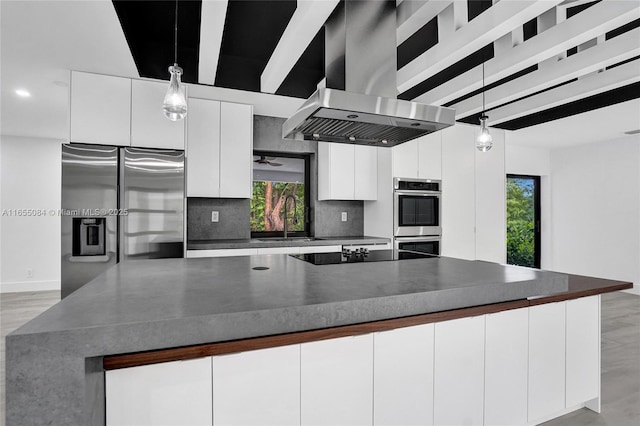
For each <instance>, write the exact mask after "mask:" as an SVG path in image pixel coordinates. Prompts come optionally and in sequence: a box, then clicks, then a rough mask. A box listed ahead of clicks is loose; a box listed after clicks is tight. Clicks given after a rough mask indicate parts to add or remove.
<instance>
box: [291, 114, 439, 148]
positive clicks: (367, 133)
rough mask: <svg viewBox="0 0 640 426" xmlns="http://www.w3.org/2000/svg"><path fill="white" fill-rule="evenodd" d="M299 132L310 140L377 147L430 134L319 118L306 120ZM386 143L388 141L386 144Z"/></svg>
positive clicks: (407, 129)
mask: <svg viewBox="0 0 640 426" xmlns="http://www.w3.org/2000/svg"><path fill="white" fill-rule="evenodd" d="M298 131H299V132H300V133H302V134H304V135H305V139H308V140H321V141H327V142H347V143H349V142H353V143H359V144H364V145H377V144H379V143H382V144H385V145H388V146H394V145H397V144H399V143H402V142H403V141H405V140H411V139H415V138H418V137H420V136H422V135H424V134H426V133H430V131H429V130H427V129H414V128H407V127H396V126H393V125H383V124H370V123H358V122H353V121H346V120H337V119H327V118H317V117H312V118H309V119H307V120H305V121H304V123H302V125H301V126H300V127H299V129H298ZM316 135H317V136H316ZM350 138H351V139H350ZM384 141H386V143H385V142H384Z"/></svg>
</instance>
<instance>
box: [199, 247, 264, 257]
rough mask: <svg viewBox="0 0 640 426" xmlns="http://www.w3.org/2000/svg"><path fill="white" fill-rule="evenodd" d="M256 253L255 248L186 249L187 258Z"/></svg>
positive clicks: (250, 254)
mask: <svg viewBox="0 0 640 426" xmlns="http://www.w3.org/2000/svg"><path fill="white" fill-rule="evenodd" d="M256 254H258V249H257V248H243V249H218V250H187V258H189V259H193V258H198V257H230V256H253V255H256Z"/></svg>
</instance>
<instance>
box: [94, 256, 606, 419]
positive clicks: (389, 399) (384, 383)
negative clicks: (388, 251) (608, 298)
mask: <svg viewBox="0 0 640 426" xmlns="http://www.w3.org/2000/svg"><path fill="white" fill-rule="evenodd" d="M337 247H339V246H337ZM599 318H600V296H592V297H585V298H580V299H575V300H570V301H567V302H558V303H549V304H543V305H539V306H533V307H530V308H521V309H514V310H510V311H504V312H499V313H495V314H487V315H482V316H477V317H469V318H461V319H455V320H450V321H443V322H437V323H435V324H423V325H417V326H412V327H405V328H398V329H394V330H391V331H384V332H377V333H372V334H367V335H360V336H353V337H341V338H333V339H328V340H321V341H316V342H309V343H303V344H297V345H290V346H283V347H276V348H268V349H261V350H254V351H248V352H242V353H236V354H230V355H218V356H213V357H207V358H201V359H195V360H189V361H176V362H168V363H163V364H154V365H148V366H142V367H132V368H125V369H120V370H112V371H107V372H106V373H105V384H106V421H107V425H137V426H138V425H140V426H144V425H187V424H188V425H211V424H213V425H215V426H231V425H252V426H258V425H299V424H302V425H341V426H343V425H345V426H349V425H375V426H382V425H394V426H395V425H403V426H409V425H438V426H446V425H455V426H459V425H486V426H494V425H509V426H512V425H524V424H537V423H541V422H543V421H546V420H549V419H551V418H553V417H556V416H559V415H561V414H564V413H565V412H567V410H568V409H575V408H576V407H580V406H582V405H586V406H587V407H589V408H591V409H594V410H598V409H599V396H600V380H599V376H600V365H599V363H600V350H599V347H600V337H599V335H600V320H599ZM565 330H566V332H565ZM565 353H566V358H565ZM565 364H566V368H565Z"/></svg>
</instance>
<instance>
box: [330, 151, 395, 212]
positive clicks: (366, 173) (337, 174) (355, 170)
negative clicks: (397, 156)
mask: <svg viewBox="0 0 640 426" xmlns="http://www.w3.org/2000/svg"><path fill="white" fill-rule="evenodd" d="M381 149H385V148H381ZM377 150H378V148H376V147H372V146H364V145H351V144H342V143H329V142H318V200H375V199H377V196H378V151H377Z"/></svg>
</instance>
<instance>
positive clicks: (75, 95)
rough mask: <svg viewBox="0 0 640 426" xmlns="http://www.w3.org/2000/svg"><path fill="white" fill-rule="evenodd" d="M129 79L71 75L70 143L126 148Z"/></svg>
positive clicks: (129, 111)
mask: <svg viewBox="0 0 640 426" xmlns="http://www.w3.org/2000/svg"><path fill="white" fill-rule="evenodd" d="M130 130H131V80H130V79H128V78H120V77H111V76H108V75H99V74H88V73H83V72H76V71H73V72H71V135H70V141H71V142H82V143H94V144H103V145H120V146H129V145H130V142H131V139H130Z"/></svg>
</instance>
